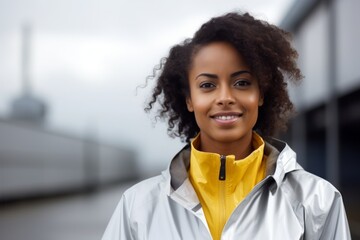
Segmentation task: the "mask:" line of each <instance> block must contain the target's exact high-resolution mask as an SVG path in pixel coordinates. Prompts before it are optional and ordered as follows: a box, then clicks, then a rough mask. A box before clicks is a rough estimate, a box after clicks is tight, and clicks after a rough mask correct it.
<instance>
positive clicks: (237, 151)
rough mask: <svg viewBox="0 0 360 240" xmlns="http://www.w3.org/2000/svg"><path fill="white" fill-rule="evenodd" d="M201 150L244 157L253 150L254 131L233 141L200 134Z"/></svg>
mask: <svg viewBox="0 0 360 240" xmlns="http://www.w3.org/2000/svg"><path fill="white" fill-rule="evenodd" d="M198 148H199V150H201V151H203V152H212V153H218V154H220V155H225V156H227V155H235V159H243V158H246V157H247V156H249V155H250V153H251V152H252V151H253V146H252V132H250V134H247V135H245V136H244V137H243V138H241V139H239V140H237V141H232V142H219V141H213V140H212V139H209V138H205V137H203V136H202V135H200V145H199V146H198Z"/></svg>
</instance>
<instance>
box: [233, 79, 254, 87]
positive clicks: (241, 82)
mask: <svg viewBox="0 0 360 240" xmlns="http://www.w3.org/2000/svg"><path fill="white" fill-rule="evenodd" d="M250 85H251V82H250V81H249V80H247V79H240V80H238V81H236V82H235V84H234V86H235V87H247V86H250Z"/></svg>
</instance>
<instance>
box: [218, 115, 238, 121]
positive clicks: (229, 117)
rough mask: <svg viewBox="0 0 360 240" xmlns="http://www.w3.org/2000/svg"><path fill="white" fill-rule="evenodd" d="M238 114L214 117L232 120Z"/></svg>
mask: <svg viewBox="0 0 360 240" xmlns="http://www.w3.org/2000/svg"><path fill="white" fill-rule="evenodd" d="M238 117H239V115H231V116H214V118H215V119H219V120H225V121H226V120H232V119H235V118H238Z"/></svg>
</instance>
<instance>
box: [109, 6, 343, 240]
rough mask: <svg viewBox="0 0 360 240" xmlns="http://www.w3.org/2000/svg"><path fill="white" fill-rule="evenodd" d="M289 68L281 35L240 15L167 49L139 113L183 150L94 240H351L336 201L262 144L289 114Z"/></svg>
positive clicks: (288, 158) (292, 75) (289, 154)
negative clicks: (159, 123) (162, 121)
mask: <svg viewBox="0 0 360 240" xmlns="http://www.w3.org/2000/svg"><path fill="white" fill-rule="evenodd" d="M296 58H297V53H296V51H295V50H294V49H293V48H292V47H291V45H290V42H289V36H288V34H287V33H286V32H284V31H283V30H281V29H279V28H277V27H276V26H273V25H270V24H268V23H266V22H264V21H260V20H256V19H254V18H253V17H252V16H250V15H249V14H248V13H245V14H239V13H235V12H234V13H228V14H226V15H223V16H220V17H216V18H213V19H211V20H210V21H208V22H207V23H205V24H204V25H203V26H202V27H201V28H200V29H199V30H198V31H197V32H196V33H195V35H194V37H193V38H192V39H188V40H186V41H184V42H183V43H182V44H179V45H176V46H174V47H173V48H172V49H171V50H170V53H169V56H168V58H167V59H166V61H164V62H162V63H161V64H160V66H159V69H160V70H161V73H160V75H159V77H158V79H157V85H156V86H155V88H154V91H153V95H152V100H151V101H150V102H149V105H148V108H147V109H146V110H151V109H152V108H153V105H154V104H155V102H159V103H160V106H161V110H160V112H159V117H161V118H166V119H168V126H169V128H168V129H169V132H170V134H172V135H174V136H178V137H181V138H182V139H183V140H185V141H186V142H187V143H188V144H187V145H186V146H185V147H184V148H183V149H182V150H181V151H180V152H179V153H178V154H177V155H176V156H175V157H174V158H173V160H172V161H171V163H170V166H169V168H168V169H167V170H166V171H164V172H163V174H162V175H160V176H157V177H154V178H151V179H148V180H145V181H143V182H141V183H139V184H137V185H135V186H133V187H132V188H130V189H129V190H127V191H126V192H125V193H124V195H123V196H122V198H121V200H120V203H119V204H118V206H117V208H116V210H115V212H114V214H113V216H112V218H111V220H110V223H109V225H108V227H107V229H106V231H105V234H104V236H103V239H350V233H349V228H348V223H347V219H346V213H345V210H344V206H343V202H342V198H341V195H340V193H339V192H338V191H337V190H336V189H335V188H334V187H333V186H332V185H331V184H330V183H328V182H327V181H325V180H323V179H321V178H319V177H317V176H314V175H312V174H310V173H308V172H306V171H305V170H303V169H302V167H301V166H300V165H299V164H298V163H297V162H296V154H295V153H294V152H293V151H292V150H291V148H290V147H289V146H288V145H287V144H286V143H284V142H282V141H279V140H276V139H274V138H272V137H271V136H274V134H275V133H276V132H277V131H278V130H283V129H285V125H286V122H287V120H288V118H289V117H290V116H291V113H292V112H293V105H292V103H291V101H290V100H289V97H288V93H287V82H286V79H288V80H290V81H293V82H298V81H300V79H301V78H302V76H301V72H300V70H299V69H298V68H297V66H296Z"/></svg>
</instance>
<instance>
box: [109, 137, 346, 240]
mask: <svg viewBox="0 0 360 240" xmlns="http://www.w3.org/2000/svg"><path fill="white" fill-rule="evenodd" d="M265 155H267V156H268V158H267V176H266V177H265V179H264V180H263V181H261V182H260V183H258V184H257V185H256V186H255V187H254V188H253V190H252V191H251V192H250V193H249V194H248V196H247V197H246V198H245V199H244V200H243V201H242V202H241V203H240V204H239V205H238V206H237V207H236V208H235V210H234V211H233V213H232V214H231V216H230V218H229V219H228V221H227V223H226V224H225V226H224V229H223V232H222V236H221V239H227V240H228V239H267V240H270V239H274V240H281V239H286V240H289V239H326V240H329V239H339V240H340V239H341V240H347V239H351V237H350V231H349V226H348V222H347V218H346V213H345V209H344V206H343V201H342V197H341V194H340V193H339V191H337V189H335V188H334V187H333V186H332V185H331V184H330V183H329V182H327V181H326V180H324V179H322V178H320V177H317V176H315V175H313V174H311V173H308V172H306V171H305V170H303V169H302V167H301V166H300V165H299V164H298V163H297V162H296V154H295V152H294V151H293V150H291V149H290V147H289V146H288V145H287V144H286V143H284V142H281V141H279V140H275V139H268V141H266V143H265ZM189 158H190V147H189V146H186V147H185V148H184V149H182V150H181V151H180V152H179V153H178V154H177V155H176V156H175V157H174V159H173V160H172V161H171V163H170V166H169V168H168V170H166V171H164V172H163V173H162V175H159V176H156V177H153V178H150V179H147V180H145V181H142V182H140V183H138V184H136V185H135V186H133V187H131V188H130V189H128V190H127V191H126V192H125V193H124V194H123V196H122V198H121V200H120V202H119V204H118V206H117V207H116V209H115V212H114V214H113V215H112V217H111V220H110V222H109V224H108V226H107V228H106V231H105V233H104V235H103V238H102V239H103V240H115V239H116V240H118V239H121V240H130V239H143V240H145V239H147V240H159V239H166V240H170V239H178V240H180V239H184V240H190V239H191V240H192V239H196V240H201V239H212V238H211V235H210V231H209V229H208V225H207V222H206V219H205V215H204V212H203V210H202V207H201V205H200V202H199V200H198V198H197V195H196V193H195V191H194V188H193V187H192V185H191V183H190V181H189V179H188V174H187V169H188V167H189V162H190V159H189Z"/></svg>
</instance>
